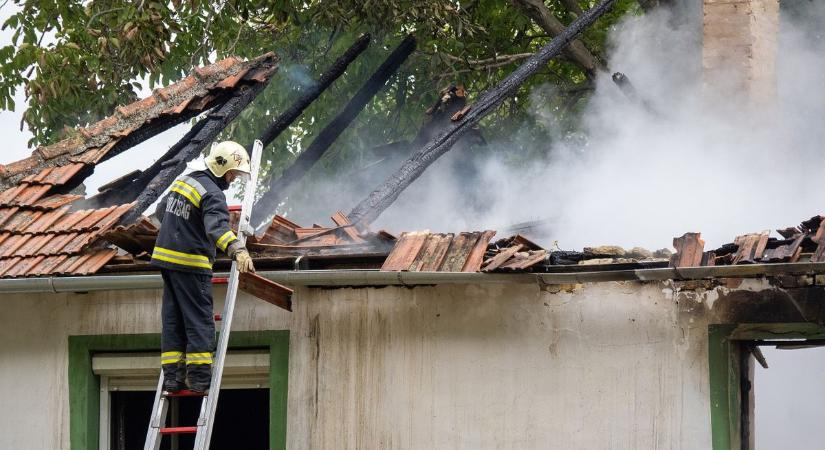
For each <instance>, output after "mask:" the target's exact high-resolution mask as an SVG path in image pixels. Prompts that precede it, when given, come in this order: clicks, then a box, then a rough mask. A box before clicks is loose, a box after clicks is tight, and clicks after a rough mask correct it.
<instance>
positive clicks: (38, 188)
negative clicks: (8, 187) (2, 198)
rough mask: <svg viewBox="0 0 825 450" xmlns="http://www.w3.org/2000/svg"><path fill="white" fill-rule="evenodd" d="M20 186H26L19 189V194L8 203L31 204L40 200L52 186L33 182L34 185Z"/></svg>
mask: <svg viewBox="0 0 825 450" xmlns="http://www.w3.org/2000/svg"><path fill="white" fill-rule="evenodd" d="M22 186H26V189H23V190H22V191H20V193H19V194H17V196H16V197H15V198H14V200H12V201H11V202H10V203H11V204H15V205H24V206H27V205H32V204H34V203H36V202H37V201H38V200H40V199H41V198H42V197H43V196H44V195H46V193H47V192H49V191H50V190H51V188H52V186H50V185H48V184H35V185H27V184H23V185H22Z"/></svg>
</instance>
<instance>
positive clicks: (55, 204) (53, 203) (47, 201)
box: [0, 194, 83, 223]
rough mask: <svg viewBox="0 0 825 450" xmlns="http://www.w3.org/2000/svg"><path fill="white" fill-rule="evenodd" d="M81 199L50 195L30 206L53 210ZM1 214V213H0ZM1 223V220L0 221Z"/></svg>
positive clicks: (73, 196)
mask: <svg viewBox="0 0 825 450" xmlns="http://www.w3.org/2000/svg"><path fill="white" fill-rule="evenodd" d="M81 198H83V196H82V195H72V194H64V195H50V196H48V197H46V198H43V199H40V200H38V201H37V202H36V203H34V204H32V205H31V207H32V208H42V209H55V208H60V207H61V206H64V205H68V204H69V203H71V202H73V201H75V200H78V199H81ZM0 214H2V213H0ZM0 223H2V220H0Z"/></svg>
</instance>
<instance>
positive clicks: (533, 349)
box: [0, 277, 825, 450]
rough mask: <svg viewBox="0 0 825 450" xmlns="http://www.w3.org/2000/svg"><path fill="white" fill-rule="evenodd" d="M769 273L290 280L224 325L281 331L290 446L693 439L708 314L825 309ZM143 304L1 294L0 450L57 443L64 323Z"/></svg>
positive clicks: (629, 443) (706, 443)
mask: <svg viewBox="0 0 825 450" xmlns="http://www.w3.org/2000/svg"><path fill="white" fill-rule="evenodd" d="M783 280H784V281H783V283H785V285H784V287H783V288H778V287H775V286H773V285H772V284H771V283H770V282H768V281H766V280H746V281H744V282H742V281H741V280H738V281H737V280H730V281H722V282H719V283H711V282H686V283H646V284H643V283H639V282H622V283H618V282H604V283H595V284H587V285H584V286H581V285H580V286H575V287H569V288H567V289H560V288H558V287H553V286H546V287H545V289H542V288H541V287H540V286H538V285H516V284H513V285H442V286H420V287H416V288H412V289H408V288H397V287H387V288H373V289H335V290H324V289H308V288H301V289H298V290H297V292H296V298H295V299H294V308H295V311H294V312H293V313H292V314H289V313H286V312H283V311H281V310H279V309H277V308H275V307H272V306H271V305H269V304H267V303H264V302H262V301H260V300H255V299H250V298H247V297H241V299H240V301H239V305H238V308H237V311H236V322H235V328H234V329H236V330H255V329H290V330H291V332H290V363H289V366H290V368H289V405H288V407H289V417H288V424H287V428H288V431H287V440H288V446H289V447H288V448H289V449H290V450H303V449H341V448H365V449H372V448H395V449H419V448H433V449H461V448H467V449H493V448H495V449H499V448H506V449H539V448H564V449H591V448H613V449H642V448H644V449H647V448H668V449H709V448H710V433H711V431H710V405H709V392H708V367H707V364H708V362H707V361H708V356H707V328H708V323H710V322H713V323H717V322H728V323H735V322H768V321H781V322H796V321H804V320H825V302H823V301H822V299H823V298H825V287H823V286H822V284H825V280H822V281H823V283H820V284H819V285H816V283H814V281H815V280H814V279H812V278H811V277H802V278H799V279H797V278H792V277H789V278H786V279H785V278H783ZM221 297H222V292H217V293H216V298H221ZM159 306H160V294H159V292H157V291H133V292H125V291H120V292H108V293H96V294H86V295H84V294H54V295H53V294H44V295H36V296H35V295H28V296H27V295H4V296H2V297H0V308H2V311H3V318H4V319H5V320H4V323H3V325H2V326H1V327H0V398H2V404H3V406H4V407H3V409H1V410H0V448H2V449H7V448H8V449H27V450H52V449H58V448H60V449H65V448H67V447H68V441H69V436H68V429H69V424H68V412H69V411H68V383H67V379H66V375H67V364H68V363H67V347H68V336H69V335H79V334H115V333H130V334H131V333H151V332H158V331H159V323H158V317H159ZM34 430H45V432H33V431H34Z"/></svg>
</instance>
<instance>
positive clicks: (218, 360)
mask: <svg viewBox="0 0 825 450" xmlns="http://www.w3.org/2000/svg"><path fill="white" fill-rule="evenodd" d="M262 152H263V144H262V143H261V141H259V140H255V145H254V146H253V147H252V158H251V159H250V165H251V170H250V172H251V173H250V175H251V176H250V179H249V181H248V182H247V184H246V191H245V192H244V197H243V203H242V205H241V218H240V221H239V223H238V240H239V241H240V242H241V244H242V245H244V246H245V245H246V238H247V236H250V235H251V234H252V231H253V230H252V228H251V227H250V226H249V219H250V215H251V213H252V203H253V201H254V200H255V187H256V186H257V185H258V171H259V169H260V167H261V153H262ZM239 275H240V274H239V272H238V267H237V263H236V262H234V261H233V262H232V268H231V269H230V272H229V281H228V284H227V289H226V301H225V303H224V306H223V314H222V319H221V329H220V336H219V338H218V348H217V350H216V352H215V358H214V363H213V364H212V381H211V383H210V388H209V392H208V393H206V394H200V393H194V392H192V391H181V392H179V393H172V394H167V393H165V392H164V391H163V371H161V373H160V378H159V379H158V387H157V391H156V392H155V401H154V403H153V405H152V416H151V417H150V418H149V429H148V431H147V432H146V443H145V444H144V446H143V448H144V450H158V449H160V443H161V440H162V439H163V436H164V435H175V434H187V433H188V434H191V433H194V434H195V447H194V450H207V449H208V448H209V442H210V440H211V438H212V426H213V424H214V422H215V409H216V408H217V406H218V394H220V390H221V377H222V376H223V366H224V362H225V360H226V350H227V346H228V344H229V331H230V327H231V325H232V314H233V312H234V310H235V299H236V297H237V296H238V277H239ZM192 396H199V397H203V400H202V402H201V410H200V415H199V416H198V422H197V425H196V426H189V427H166V426H165V425H166V414H167V412H168V410H169V403H170V399H171V398H174V397H192Z"/></svg>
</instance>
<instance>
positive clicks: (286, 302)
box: [238, 273, 292, 311]
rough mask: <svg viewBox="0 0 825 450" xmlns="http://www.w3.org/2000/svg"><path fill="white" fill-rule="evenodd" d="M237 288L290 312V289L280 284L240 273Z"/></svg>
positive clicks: (257, 276)
mask: <svg viewBox="0 0 825 450" xmlns="http://www.w3.org/2000/svg"><path fill="white" fill-rule="evenodd" d="M238 288H239V289H240V290H242V291H244V292H246V293H247V294H250V295H253V296H255V297H258V298H259V299H261V300H263V301H265V302H267V303H271V304H273V305H275V306H277V307H280V308H283V309H285V310H287V311H292V289H290V288H288V287H286V286H284V285H282V284H278V283H276V282H274V281H272V280H268V279H266V278H264V277H262V276H260V275H257V274H254V273H242V274H241V276H240V278H239V279H238Z"/></svg>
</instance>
